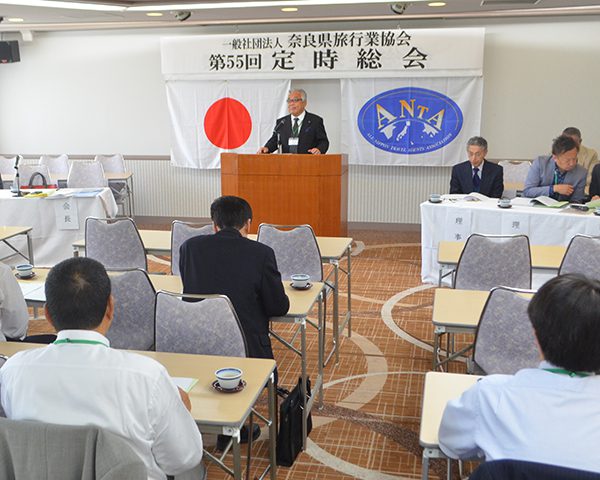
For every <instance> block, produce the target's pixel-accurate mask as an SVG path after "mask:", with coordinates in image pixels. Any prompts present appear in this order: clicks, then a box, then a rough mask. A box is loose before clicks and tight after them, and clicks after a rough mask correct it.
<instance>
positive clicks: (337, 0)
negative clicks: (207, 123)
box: [127, 0, 427, 12]
mask: <svg viewBox="0 0 600 480" xmlns="http://www.w3.org/2000/svg"><path fill="white" fill-rule="evenodd" d="M425 1H427V0H412V2H411V3H415V2H425ZM290 3H292V2H290V1H289V0H249V1H243V0H241V1H233V2H210V3H208V2H207V3H183V4H178V5H173V4H170V5H169V4H162V5H159V4H156V3H153V4H152V5H139V6H133V7H128V8H127V11H130V12H150V11H156V10H177V9H182V10H183V9H186V10H216V9H224V8H260V7H267V8H268V7H271V8H272V7H287V6H289V5H290ZM378 3H390V0H295V1H294V2H293V5H295V6H298V7H304V6H312V5H358V4H360V5H365V4H378Z"/></svg>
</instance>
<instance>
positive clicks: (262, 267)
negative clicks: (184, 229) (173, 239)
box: [179, 229, 290, 358]
mask: <svg viewBox="0 0 600 480" xmlns="http://www.w3.org/2000/svg"><path fill="white" fill-rule="evenodd" d="M179 254H180V257H179V269H180V273H181V279H182V280H183V292H184V293H202V294H211V293H218V294H222V295H227V296H228V297H229V299H230V300H231V303H233V307H234V308H235V311H236V313H237V314H238V317H239V319H240V323H241V324H242V329H243V330H244V334H245V335H246V342H247V344H248V353H249V355H250V356H251V357H255V358H273V350H272V349H271V340H270V338H269V318H270V317H278V316H282V315H285V314H286V313H287V311H288V308H289V306H290V302H289V299H288V297H287V295H286V294H285V291H284V289H283V284H282V283H281V274H280V273H279V270H277V262H276V261H275V253H274V252H273V249H272V248H271V247H269V246H267V245H264V244H262V243H258V242H255V241H253V240H249V239H247V238H244V237H242V235H241V234H240V232H238V231H237V230H235V229H223V230H220V231H219V232H217V233H216V234H214V235H201V236H198V237H192V238H190V239H189V240H187V241H185V242H184V243H183V244H182V245H181V248H180V249H179Z"/></svg>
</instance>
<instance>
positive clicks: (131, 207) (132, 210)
mask: <svg viewBox="0 0 600 480" xmlns="http://www.w3.org/2000/svg"><path fill="white" fill-rule="evenodd" d="M129 180H131V190H130V191H129V213H130V214H131V218H133V217H134V216H135V203H134V200H133V198H134V197H133V174H132V175H131V177H129Z"/></svg>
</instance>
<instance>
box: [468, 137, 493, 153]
mask: <svg viewBox="0 0 600 480" xmlns="http://www.w3.org/2000/svg"><path fill="white" fill-rule="evenodd" d="M471 146H473V147H481V148H483V149H485V150H487V148H488V146H487V140H486V139H485V138H483V137H471V138H469V140H468V141H467V148H469V147H471Z"/></svg>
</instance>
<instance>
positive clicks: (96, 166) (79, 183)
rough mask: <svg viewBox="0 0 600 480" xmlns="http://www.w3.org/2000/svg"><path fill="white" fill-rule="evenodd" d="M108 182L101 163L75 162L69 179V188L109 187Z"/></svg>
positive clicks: (70, 170) (72, 164)
mask: <svg viewBox="0 0 600 480" xmlns="http://www.w3.org/2000/svg"><path fill="white" fill-rule="evenodd" d="M107 186H108V180H106V176H105V175H104V169H103V168H102V164H101V163H100V162H81V161H78V162H73V163H71V168H70V169H69V175H68V177H67V187H68V188H95V187H107Z"/></svg>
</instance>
